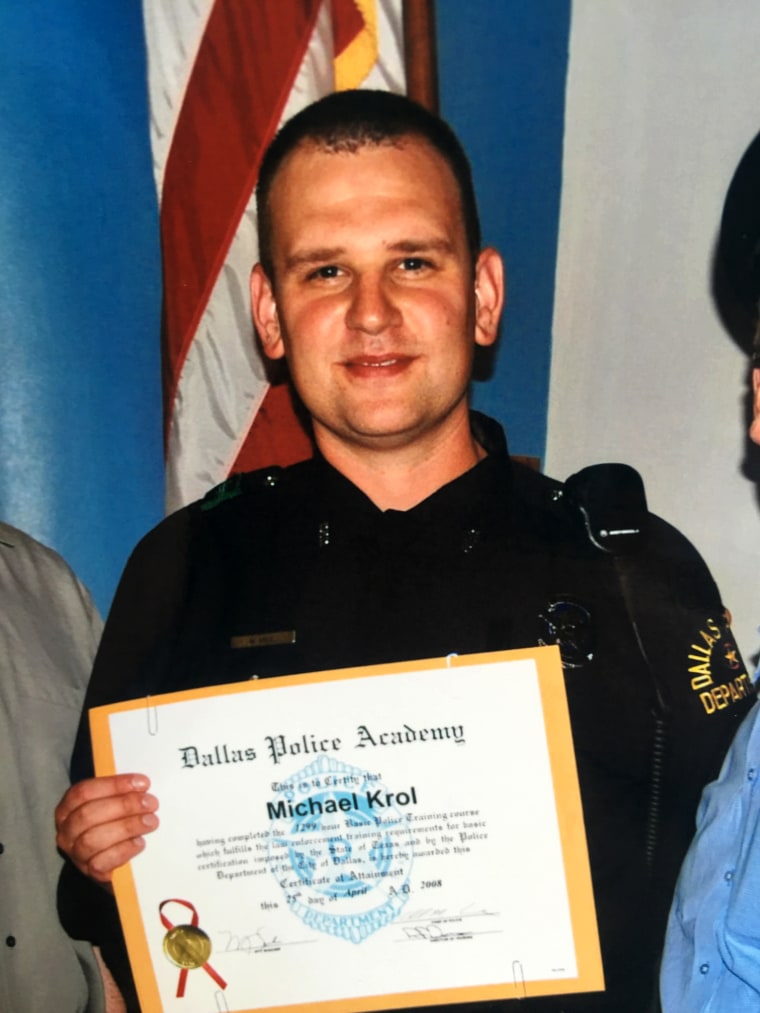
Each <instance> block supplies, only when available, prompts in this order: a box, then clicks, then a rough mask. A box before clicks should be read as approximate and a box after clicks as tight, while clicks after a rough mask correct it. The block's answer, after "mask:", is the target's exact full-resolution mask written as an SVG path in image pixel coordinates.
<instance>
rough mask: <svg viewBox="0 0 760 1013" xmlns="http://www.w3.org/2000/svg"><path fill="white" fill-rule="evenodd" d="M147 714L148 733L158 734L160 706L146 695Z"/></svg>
mask: <svg viewBox="0 0 760 1013" xmlns="http://www.w3.org/2000/svg"><path fill="white" fill-rule="evenodd" d="M145 716H146V720H147V722H148V735H158V707H156V705H155V704H154V703H151V702H150V697H149V696H146V697H145Z"/></svg>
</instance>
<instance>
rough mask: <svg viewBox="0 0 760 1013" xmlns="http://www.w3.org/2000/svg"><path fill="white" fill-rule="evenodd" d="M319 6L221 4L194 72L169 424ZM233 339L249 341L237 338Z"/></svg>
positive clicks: (168, 293) (168, 342) (304, 0)
mask: <svg viewBox="0 0 760 1013" xmlns="http://www.w3.org/2000/svg"><path fill="white" fill-rule="evenodd" d="M320 6H321V0H301V2H300V3H298V4H294V3H280V2H278V0H271V2H267V3H258V4H253V3H251V2H250V0H224V2H217V3H215V5H214V8H213V10H212V12H211V16H210V17H209V20H208V23H207V26H206V32H205V34H204V38H203V41H202V42H201V46H200V48H199V51H198V56H197V58H196V61H195V65H194V67H193V71H192V74H191V76H190V80H189V82H188V87H187V90H186V94H185V100H184V103H183V105H182V110H181V112H180V115H179V117H178V120H177V125H176V128H175V132H174V137H173V140H172V146H171V151H170V152H169V157H168V159H167V163H166V172H165V176H164V189H163V195H162V207H161V239H162V247H163V258H164V292H165V307H164V313H165V327H164V406H165V418H166V422H167V426H168V424H169V420H170V418H171V411H172V405H173V402H174V397H175V394H176V390H177V384H178V380H179V375H180V372H181V370H182V366H183V363H184V361H185V357H186V355H187V351H188V348H189V347H190V344H191V343H192V340H193V336H194V334H195V332H196V330H197V328H198V326H199V323H200V320H201V317H202V314H203V311H204V309H205V307H206V304H207V302H208V299H209V296H210V293H211V291H212V289H213V286H214V284H215V282H216V279H217V276H218V274H219V271H220V270H221V267H222V265H223V263H224V259H225V256H226V254H227V250H228V248H229V245H230V243H231V241H232V238H233V236H234V234H235V231H236V229H237V226H238V222H239V220H240V217H241V216H242V214H243V211H244V210H245V207H246V204H247V203H248V200H249V199H250V195H251V192H252V190H253V187H254V185H255V182H256V177H257V175H258V168H259V164H260V162H261V157H262V155H263V152H264V149H265V148H266V145H267V144H268V143H269V141H270V140H271V138H272V136H273V134H274V132H275V130H276V129H277V125H278V123H279V121H280V119H281V117H282V112H283V109H284V107H285V103H286V102H287V99H288V95H289V93H290V90H291V87H292V85H293V82H294V81H295V78H296V75H297V73H298V69H299V67H300V65H301V62H302V60H303V57H304V54H305V52H306V48H307V45H308V42H309V38H310V36H311V34H312V31H313V29H314V25H315V22H316V18H317V15H318V13H319V9H320ZM230 340H232V341H239V340H243V339H242V338H241V336H240V335H230Z"/></svg>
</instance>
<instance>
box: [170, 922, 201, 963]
mask: <svg viewBox="0 0 760 1013" xmlns="http://www.w3.org/2000/svg"><path fill="white" fill-rule="evenodd" d="M164 953H165V954H166V956H167V957H168V958H169V960H171V962H172V963H173V964H176V965H177V967H186V968H191V969H192V968H196V967H203V965H204V964H205V963H206V961H207V960H208V958H209V957H210V956H211V940H210V939H209V937H208V936H207V935H206V933H205V932H204V931H203V929H199V928H198V926H197V925H175V926H174V928H172V929H169V931H168V932H167V933H166V935H165V936H164Z"/></svg>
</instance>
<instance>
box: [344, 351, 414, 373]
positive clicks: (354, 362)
mask: <svg viewBox="0 0 760 1013" xmlns="http://www.w3.org/2000/svg"><path fill="white" fill-rule="evenodd" d="M413 359H414V356H411V355H366V356H365V355H363V356H360V357H359V356H357V357H356V358H353V359H348V360H347V361H346V362H345V363H344V365H345V367H346V369H347V370H348V371H349V373H350V374H351V375H352V376H357V377H373V376H376V377H381V376H396V375H397V374H398V373H401V372H403V370H405V369H406V368H407V367H408V366H409V364H410V363H411V362H412V361H413Z"/></svg>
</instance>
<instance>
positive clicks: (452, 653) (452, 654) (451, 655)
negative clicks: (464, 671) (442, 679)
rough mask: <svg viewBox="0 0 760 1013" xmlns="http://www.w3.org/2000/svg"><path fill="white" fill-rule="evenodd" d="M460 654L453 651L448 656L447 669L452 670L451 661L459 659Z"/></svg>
mask: <svg viewBox="0 0 760 1013" xmlns="http://www.w3.org/2000/svg"><path fill="white" fill-rule="evenodd" d="M458 657H459V654H458V653H457V652H456V651H452V652H451V654H447V655H446V668H451V659H452V658H458Z"/></svg>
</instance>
